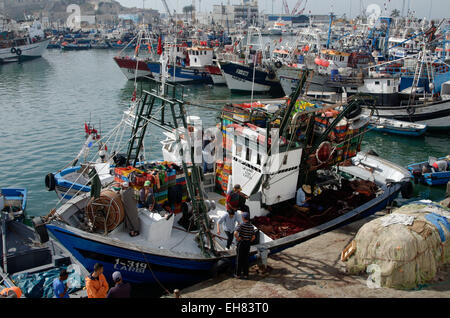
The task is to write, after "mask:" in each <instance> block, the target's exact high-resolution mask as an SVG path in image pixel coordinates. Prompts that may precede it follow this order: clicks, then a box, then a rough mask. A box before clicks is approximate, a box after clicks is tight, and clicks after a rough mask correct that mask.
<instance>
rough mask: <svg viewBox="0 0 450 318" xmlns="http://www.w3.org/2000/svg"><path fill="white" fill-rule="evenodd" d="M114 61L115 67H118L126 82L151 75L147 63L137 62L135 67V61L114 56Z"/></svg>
mask: <svg viewBox="0 0 450 318" xmlns="http://www.w3.org/2000/svg"><path fill="white" fill-rule="evenodd" d="M114 61H115V62H116V64H117V66H119V68H120V70H121V71H122V73H123V75H125V77H126V78H127V79H128V80H133V79H134V78H135V77H137V78H141V77H144V76H149V75H151V74H152V72H151V71H150V69H149V68H148V66H147V63H146V62H144V61H139V62H138V63H137V64H138V65H137V66H136V60H133V59H129V58H122V57H117V56H116V57H114Z"/></svg>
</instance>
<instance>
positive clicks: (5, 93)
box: [0, 50, 450, 216]
mask: <svg viewBox="0 0 450 318" xmlns="http://www.w3.org/2000/svg"><path fill="white" fill-rule="evenodd" d="M116 53H117V52H116V51H111V50H105V51H103V50H90V51H79V52H61V51H59V50H47V52H46V53H45V55H44V56H43V58H40V59H37V60H34V61H31V62H26V63H23V64H10V65H3V66H0V123H1V129H0V187H26V188H27V189H28V191H29V198H28V205H27V214H28V215H29V216H34V215H44V214H47V213H48V212H49V211H50V210H51V209H52V208H54V207H55V204H56V203H57V201H58V200H57V198H56V195H55V193H54V192H48V191H47V190H46V188H45V184H44V178H45V175H46V174H47V173H49V172H55V171H57V170H59V169H61V168H62V167H63V166H65V165H66V164H68V163H69V162H70V161H71V160H72V159H73V158H74V157H75V156H76V154H77V153H78V151H79V150H80V147H81V145H82V143H83V141H84V122H86V121H89V120H91V122H92V123H94V124H95V125H96V128H100V129H101V131H102V132H103V133H104V132H107V131H108V130H110V129H112V128H113V127H115V126H116V125H117V124H118V123H119V121H120V118H121V116H122V112H123V110H125V109H126V108H127V107H128V106H129V101H130V98H131V94H132V92H133V81H127V80H126V79H125V77H124V76H123V74H122V73H121V71H120V70H119V68H118V67H117V66H116V65H115V63H114V61H113V57H114V55H115V54H116ZM259 97H261V96H255V98H256V99H257V98H259ZM185 98H186V100H190V101H192V102H193V103H198V104H201V103H202V101H204V100H211V99H229V98H249V96H242V95H239V96H231V95H230V92H229V91H228V89H227V88H226V87H212V86H208V85H195V86H188V87H187V88H186V97H185ZM188 110H189V114H190V115H198V116H200V117H201V118H202V119H203V122H204V123H205V125H208V126H209V125H213V124H214V123H215V122H216V117H217V112H215V111H212V110H201V109H198V108H191V107H189V108H188ZM148 134H150V138H149V139H150V141H149V144H148V147H147V154H148V155H147V159H160V158H161V156H162V155H161V152H160V145H161V144H160V143H159V141H160V140H162V139H164V136H163V135H162V133H161V130H159V129H156V128H154V127H151V128H150V129H149V130H148ZM128 136H129V135H128ZM368 149H373V150H375V151H376V152H377V153H378V154H380V155H381V156H383V157H384V158H386V159H389V160H392V161H393V162H395V163H398V164H400V165H403V166H405V165H407V164H409V163H413V162H418V161H422V160H426V159H427V158H428V156H429V155H433V156H437V157H439V156H444V155H447V154H448V153H450V151H449V135H448V134H442V135H426V136H425V137H423V138H404V137H395V136H390V135H383V134H378V133H375V132H369V133H368V134H367V135H366V138H365V140H364V142H363V150H368ZM444 192H445V188H444V187H439V188H433V189H431V188H429V187H425V186H416V188H415V194H416V195H417V196H418V197H422V198H431V199H434V200H437V199H441V198H442V197H443V196H444Z"/></svg>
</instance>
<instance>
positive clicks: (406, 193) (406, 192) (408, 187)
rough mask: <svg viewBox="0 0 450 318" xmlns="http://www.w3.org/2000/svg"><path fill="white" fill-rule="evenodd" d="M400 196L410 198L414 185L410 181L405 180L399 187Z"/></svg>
mask: <svg viewBox="0 0 450 318" xmlns="http://www.w3.org/2000/svg"><path fill="white" fill-rule="evenodd" d="M400 191H401V193H402V198H403V199H411V198H412V197H413V193H414V186H413V184H412V183H411V182H409V181H408V182H405V183H403V185H402V188H401V190H400Z"/></svg>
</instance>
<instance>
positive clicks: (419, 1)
mask: <svg viewBox="0 0 450 318" xmlns="http://www.w3.org/2000/svg"><path fill="white" fill-rule="evenodd" d="M118 1H119V2H120V3H121V4H122V5H124V6H126V7H140V8H142V2H143V0H118ZM305 1H306V0H303V3H304V2H305ZM166 2H167V5H168V6H169V8H170V10H171V11H172V12H173V10H174V9H175V10H177V12H182V8H183V7H184V6H187V5H190V4H192V2H195V5H196V7H198V6H199V0H166ZM228 2H230V3H231V4H239V3H241V0H201V2H200V11H201V12H210V11H211V10H212V5H213V4H220V3H223V4H227V3H228ZM404 2H405V13H406V10H407V8H408V3H409V7H410V9H411V10H414V11H415V12H416V16H418V17H420V18H429V16H430V15H431V18H432V19H433V18H450V0H404ZM258 3H259V10H260V12H261V11H263V12H262V13H263V14H266V13H272V4H273V12H274V13H281V12H282V1H281V0H259V1H258ZM287 3H288V5H289V10H291V11H292V9H293V8H294V7H295V4H296V3H297V0H287ZM361 3H362V5H363V8H367V7H368V6H369V5H370V4H378V5H379V6H380V8H381V10H382V12H384V4H385V3H386V4H387V12H388V13H390V12H391V11H392V10H393V9H398V10H400V11H401V10H402V4H403V0H390V1H389V0H309V1H308V3H307V5H306V9H305V13H309V11H311V13H312V14H327V13H329V12H330V11H331V7H333V12H334V13H335V14H337V15H342V14H344V13H346V15H347V17H350V16H351V17H354V16H356V15H358V14H359V13H360V12H361V10H360V8H361ZM144 4H145V7H146V8H152V9H156V10H159V11H160V12H165V9H164V6H163V4H162V0H144ZM303 5H304V4H302V5H301V6H300V8H303Z"/></svg>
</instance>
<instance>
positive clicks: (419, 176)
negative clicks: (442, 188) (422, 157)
mask: <svg viewBox="0 0 450 318" xmlns="http://www.w3.org/2000/svg"><path fill="white" fill-rule="evenodd" d="M438 161H441V162H446V163H447V167H446V168H445V169H443V170H440V169H439V166H438V165H437V162H438ZM435 163H436V164H435ZM407 168H408V170H409V172H410V173H411V176H413V178H414V181H415V182H416V183H418V182H420V183H422V184H427V185H430V186H435V185H443V184H447V183H448V182H449V181H450V155H449V156H446V157H442V158H438V159H436V158H434V157H430V158H429V160H428V161H423V162H419V163H412V164H410V165H408V166H407Z"/></svg>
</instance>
